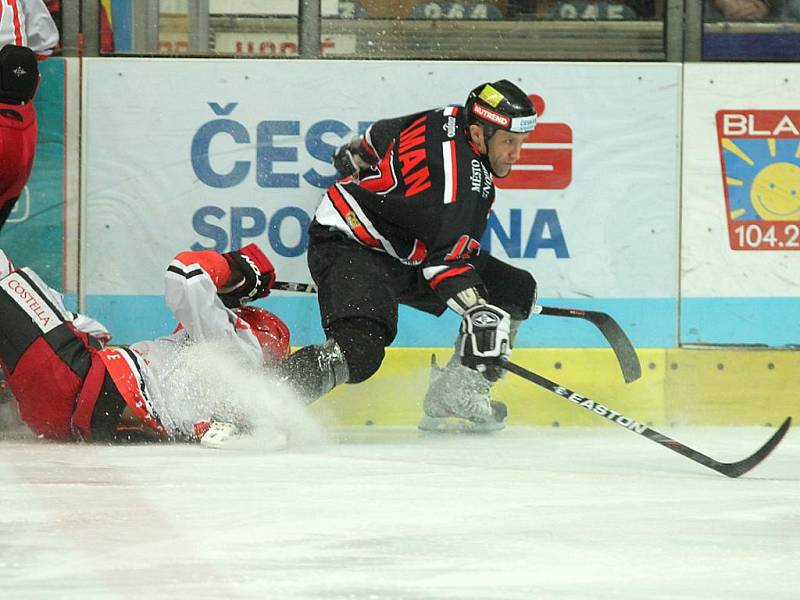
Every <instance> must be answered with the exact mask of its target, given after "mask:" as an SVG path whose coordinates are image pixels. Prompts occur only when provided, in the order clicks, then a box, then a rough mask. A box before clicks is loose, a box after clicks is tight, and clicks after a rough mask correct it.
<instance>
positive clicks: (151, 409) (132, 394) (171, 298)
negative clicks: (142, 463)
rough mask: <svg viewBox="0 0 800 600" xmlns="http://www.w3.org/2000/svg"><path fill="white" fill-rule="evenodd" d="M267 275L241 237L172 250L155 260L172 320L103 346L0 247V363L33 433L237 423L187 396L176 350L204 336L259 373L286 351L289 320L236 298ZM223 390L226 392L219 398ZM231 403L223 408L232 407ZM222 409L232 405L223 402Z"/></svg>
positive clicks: (254, 292) (205, 428) (177, 431)
mask: <svg viewBox="0 0 800 600" xmlns="http://www.w3.org/2000/svg"><path fill="white" fill-rule="evenodd" d="M274 283H275V270H274V268H273V266H272V263H271V262H270V260H269V259H268V258H267V257H266V255H265V254H264V253H263V252H262V251H261V250H260V249H259V248H258V247H257V246H256V245H255V244H250V245H248V246H245V247H243V248H241V249H240V250H237V251H232V252H226V253H224V254H220V253H218V252H214V251H211V250H205V251H199V252H182V253H181V254H178V255H177V256H176V257H175V258H174V259H173V260H172V262H170V264H169V266H168V267H167V272H166V278H165V287H166V293H165V298H166V303H167V305H168V306H169V308H170V309H171V311H172V313H173V314H174V316H175V318H176V319H177V320H178V321H179V323H180V326H179V327H178V328H177V330H176V331H175V332H174V333H173V334H171V335H168V336H165V337H161V338H158V339H155V340H145V341H140V342H136V343H134V344H131V345H130V346H110V345H108V341H109V340H110V338H111V334H110V333H109V332H108V330H107V329H106V328H105V327H104V326H103V325H102V324H100V323H99V322H97V321H96V320H94V319H91V318H89V317H87V316H84V315H80V314H76V313H72V312H70V311H68V310H67V309H66V308H65V306H64V303H63V300H62V296H61V294H60V293H58V292H57V291H55V290H53V289H52V288H50V287H49V286H47V284H45V283H44V282H43V281H42V279H41V278H40V277H39V276H38V275H37V274H36V273H35V272H34V271H33V270H31V269H30V268H27V267H23V268H14V266H13V265H12V264H11V262H10V261H9V260H8V258H7V257H6V256H5V254H4V253H3V252H2V251H0V366H2V369H3V372H4V374H5V376H6V380H7V384H8V386H9V388H10V390H11V392H12V393H13V395H14V398H15V399H16V402H17V403H18V406H19V415H20V417H21V419H22V420H23V421H24V422H25V424H27V425H28V426H29V427H30V428H31V429H32V430H33V431H34V432H35V433H37V434H39V435H41V436H43V437H45V438H47V439H51V440H58V441H69V440H84V441H87V442H90V441H97V442H126V441H143V440H151V439H155V440H186V441H192V440H198V439H200V440H201V441H202V440H203V439H204V438H205V436H206V435H208V436H209V439H213V440H215V442H219V439H220V437H222V438H224V437H226V436H230V435H232V434H235V433H236V432H237V428H238V429H246V428H247V427H248V425H249V424H248V423H247V422H239V423H237V422H236V421H235V420H233V421H232V420H231V418H230V415H226V416H225V418H224V419H222V422H221V423H220V426H223V425H224V427H223V430H220V429H219V428H215V420H217V418H218V415H216V414H214V408H213V407H212V406H209V405H208V404H202V403H197V402H195V401H194V400H195V399H194V398H192V397H191V394H190V393H189V390H187V381H186V380H185V379H186V378H185V377H184V378H183V379H182V378H181V377H180V374H179V372H178V371H179V369H178V365H179V364H180V361H181V359H182V357H181V353H182V352H183V351H184V350H186V349H187V348H188V347H189V346H191V345H193V344H197V343H201V342H214V343H216V344H218V345H219V348H220V350H221V351H224V352H226V353H227V354H231V355H235V356H236V357H238V358H239V359H240V361H243V362H244V363H246V364H247V365H250V367H251V368H252V370H254V371H255V372H257V373H259V372H261V370H262V369H264V367H265V364H266V365H267V366H275V365H276V364H277V363H278V362H280V361H281V360H283V359H284V358H285V357H286V356H288V354H289V330H288V328H287V327H286V325H285V324H284V323H283V322H282V321H281V320H280V319H279V318H278V317H276V316H275V315H273V314H272V313H270V312H268V311H265V310H263V309H260V308H256V307H252V306H245V304H246V303H248V302H250V301H252V300H255V299H258V298H264V297H265V296H267V295H268V294H269V292H270V289H271V288H272V286H273V285H274ZM223 400H228V401H231V402H233V401H235V399H223ZM233 408H234V409H235V407H233ZM231 413H233V414H236V411H235V410H232V411H231Z"/></svg>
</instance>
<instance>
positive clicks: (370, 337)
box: [329, 318, 388, 383]
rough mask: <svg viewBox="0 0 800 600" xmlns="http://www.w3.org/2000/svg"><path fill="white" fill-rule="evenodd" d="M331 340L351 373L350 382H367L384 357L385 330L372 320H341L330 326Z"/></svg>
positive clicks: (386, 338)
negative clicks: (336, 345)
mask: <svg viewBox="0 0 800 600" xmlns="http://www.w3.org/2000/svg"><path fill="white" fill-rule="evenodd" d="M329 332H330V335H331V337H332V338H333V339H334V340H336V343H337V344H338V345H339V347H340V348H341V349H342V352H343V354H344V357H345V360H346V362H347V367H348V369H349V373H350V379H349V380H348V382H349V383H360V382H362V381H365V380H366V379H369V378H370V377H371V376H372V375H373V374H374V373H375V372H376V371H377V370H378V368H379V367H380V366H381V363H382V362H383V358H384V356H385V354H386V350H385V349H386V344H387V340H388V334H387V332H386V327H385V326H384V325H382V324H381V323H379V322H378V321H374V320H372V319H361V318H357V319H341V320H338V321H334V322H333V323H331V325H330V327H329Z"/></svg>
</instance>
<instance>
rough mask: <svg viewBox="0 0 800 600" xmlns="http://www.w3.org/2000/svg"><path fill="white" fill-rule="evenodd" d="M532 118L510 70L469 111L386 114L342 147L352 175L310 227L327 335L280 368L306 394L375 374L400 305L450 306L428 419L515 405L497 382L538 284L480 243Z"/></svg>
mask: <svg viewBox="0 0 800 600" xmlns="http://www.w3.org/2000/svg"><path fill="white" fill-rule="evenodd" d="M535 125H536V111H535V110H534V107H533V105H532V103H531V101H530V99H529V98H528V96H527V95H526V94H525V92H523V91H522V90H521V89H520V88H518V87H517V86H516V85H514V84H513V83H511V82H510V81H507V80H501V81H497V82H494V83H485V84H481V85H479V86H478V87H476V88H475V89H474V90H472V92H471V93H470V94H469V96H468V98H467V102H466V104H465V106H463V107H462V106H447V107H444V108H439V109H434V110H427V111H424V112H420V113H417V114H413V115H408V116H404V117H399V118H394V119H385V120H379V121H377V122H375V123H373V124H372V126H370V128H369V129H368V130H367V131H366V132H365V134H364V135H363V136H360V137H357V138H354V139H353V140H352V141H351V143H349V144H347V145H345V146H342V147H341V148H340V149H339V150H338V152H337V153H336V155H335V156H334V165H335V166H336V169H337V170H338V171H339V173H340V174H341V175H342V177H343V179H340V180H339V181H337V182H336V183H335V184H334V185H332V186H331V187H330V188H328V190H327V192H326V193H325V195H324V196H323V198H322V202H321V203H320V205H319V207H318V209H317V211H316V214H315V216H314V220H313V222H312V224H311V226H310V230H309V248H308V266H309V270H310V271H311V275H312V277H313V278H314V281H315V282H316V284H317V286H318V288H319V304H320V311H321V317H322V324H323V328H324V330H325V334H326V336H327V340H326V342H325V343H324V344H321V345H315V346H307V347H305V348H302V349H300V350H298V351H297V352H295V353H294V354H293V355H292V356H291V357H290V358H289V359H288V360H287V361H285V362H284V363H283V364H282V367H281V370H282V372H283V374H284V377H285V378H286V379H287V380H289V381H290V382H291V383H293V384H294V385H295V387H297V388H298V389H299V390H300V391H301V392H302V393H303V394H304V395H305V397H306V398H307V399H308V400H309V401H312V400H314V399H316V398H318V397H320V396H321V395H323V394H325V393H327V392H328V391H330V390H331V389H332V388H333V387H334V386H336V385H339V384H341V383H358V382H361V381H364V380H366V379H367V378H369V377H370V376H372V375H373V374H374V373H375V372H376V371H377V370H378V367H380V365H381V362H382V361H383V358H384V353H385V352H384V351H385V348H386V346H388V345H389V344H391V343H392V341H393V340H394V338H395V335H396V333H397V312H398V304H405V305H408V306H411V307H413V308H416V309H419V310H422V311H425V312H429V313H432V314H434V315H440V314H442V313H443V312H444V311H445V310H447V309H448V308H449V309H450V310H453V311H455V312H456V313H458V314H459V315H461V318H462V324H461V328H460V332H459V334H458V336H457V339H456V352H455V353H454V355H453V358H452V359H451V360H450V361H449V362H448V364H447V365H446V366H445V367H444V368H443V369H440V368H438V367H435V368H434V370H433V372H432V375H431V384H430V387H429V389H428V392H427V394H426V396H425V402H424V410H425V416H424V417H423V419H422V421H421V422H420V427H421V428H422V429H427V430H447V429H452V428H458V429H489V430H491V429H500V428H502V427H504V421H505V417H506V407H505V405H504V404H502V403H501V402H496V401H492V400H490V398H489V389H490V387H491V385H492V383H493V382H494V381H496V380H497V379H498V378H499V377H500V375H501V374H502V373H503V369H502V363H503V361H504V360H507V359H508V357H509V355H510V352H511V346H512V343H513V338H514V335H515V333H516V331H517V329H518V328H519V325H520V323H521V322H522V321H523V320H524V319H527V318H528V316H530V314H531V310H532V307H533V305H534V302H535V298H536V282H535V280H534V278H533V277H532V276H531V274H530V273H528V272H527V271H524V270H521V269H518V268H515V267H513V266H511V265H508V264H505V263H503V262H502V261H500V260H498V259H496V258H494V257H492V256H490V255H489V254H488V253H487V252H484V251H482V249H481V247H480V243H479V240H480V239H481V237H482V236H483V233H484V230H485V229H486V224H487V219H488V215H489V212H490V210H491V207H492V203H493V202H494V199H495V187H494V183H493V178H495V177H505V176H506V175H508V174H509V172H510V171H511V167H512V166H513V165H514V163H516V162H517V161H518V160H519V158H520V151H521V149H522V144H523V141H524V140H525V138H526V137H527V135H528V133H529V132H530V131H532V130H533V128H534V127H535Z"/></svg>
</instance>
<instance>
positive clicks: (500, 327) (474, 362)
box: [459, 304, 511, 381]
mask: <svg viewBox="0 0 800 600" xmlns="http://www.w3.org/2000/svg"><path fill="white" fill-rule="evenodd" d="M510 331H511V317H510V316H509V314H508V313H507V312H506V311H504V310H503V309H502V308H499V307H497V306H493V305H491V304H478V305H477V306H473V307H472V308H470V309H469V310H467V311H466V312H465V313H464V314H463V315H462V321H461V347H460V348H459V352H460V354H461V364H462V365H464V366H465V367H469V368H470V369H475V370H477V371H480V372H481V373H482V374H483V376H484V377H485V378H486V379H488V380H489V381H497V380H498V379H500V377H502V375H503V373H504V371H505V370H504V369H503V367H502V365H503V363H504V362H505V361H507V360H508V359H509V357H510V356H511V341H510V339H509V335H510Z"/></svg>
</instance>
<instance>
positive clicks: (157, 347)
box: [127, 250, 263, 437]
mask: <svg viewBox="0 0 800 600" xmlns="http://www.w3.org/2000/svg"><path fill="white" fill-rule="evenodd" d="M230 275H231V271H230V267H229V266H228V264H227V262H226V261H225V259H224V258H223V257H222V256H221V255H220V254H218V253H217V252H214V251H210V250H207V251H199V252H184V253H181V254H179V255H178V256H177V257H175V259H174V260H173V261H172V262H171V263H170V264H169V266H168V267H167V273H166V280H165V287H166V289H165V299H166V303H167V306H168V307H169V308H170V310H171V311H172V314H173V315H175V318H176V319H177V320H178V322H179V323H180V324H181V327H180V328H179V329H178V330H177V331H176V332H174V333H173V334H171V335H168V336H164V337H160V338H158V339H155V340H146V341H141V342H136V343H134V344H132V345H131V346H130V347H129V349H128V350H129V352H128V353H127V358H128V362H129V363H130V367H131V369H132V372H134V374H135V376H136V377H137V380H138V381H139V383H140V390H139V391H140V393H141V395H142V397H143V399H144V401H145V402H146V404H147V408H148V413H149V414H150V415H152V416H154V417H155V418H157V419H158V421H159V422H160V423H161V425H162V426H163V428H164V430H165V432H166V433H167V434H168V435H169V436H170V437H192V436H193V435H194V426H195V424H196V423H199V422H203V421H209V420H210V419H211V417H212V416H215V415H212V412H213V407H212V406H210V405H208V403H207V402H205V403H204V402H200V401H198V400H199V398H198V395H202V394H204V392H205V390H203V389H201V388H202V387H203V385H204V382H203V381H200V380H199V379H198V378H197V374H196V373H194V372H193V371H192V369H191V368H189V369H187V368H186V367H187V365H186V363H185V360H184V356H182V350H184V349H185V348H186V347H187V346H188V345H190V344H194V343H203V342H213V343H215V344H218V348H219V349H220V350H223V349H224V351H226V352H230V353H232V354H235V355H236V356H238V357H240V358H241V359H242V360H243V361H245V362H246V363H248V364H249V365H252V367H253V368H257V369H258V368H262V364H263V355H262V350H261V345H260V344H259V342H258V340H257V339H256V337H255V335H254V334H253V332H252V331H251V329H250V326H249V325H248V324H247V323H246V322H245V321H244V320H242V319H240V318H239V317H238V316H237V315H236V313H234V311H233V310H231V309H229V308H226V307H225V305H224V304H223V303H222V301H221V300H220V299H219V297H218V296H217V291H218V289H219V288H220V287H221V286H222V285H223V284H224V283H225V282H227V281H228V279H229V278H230ZM140 416H141V415H140ZM216 416H219V415H216Z"/></svg>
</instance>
